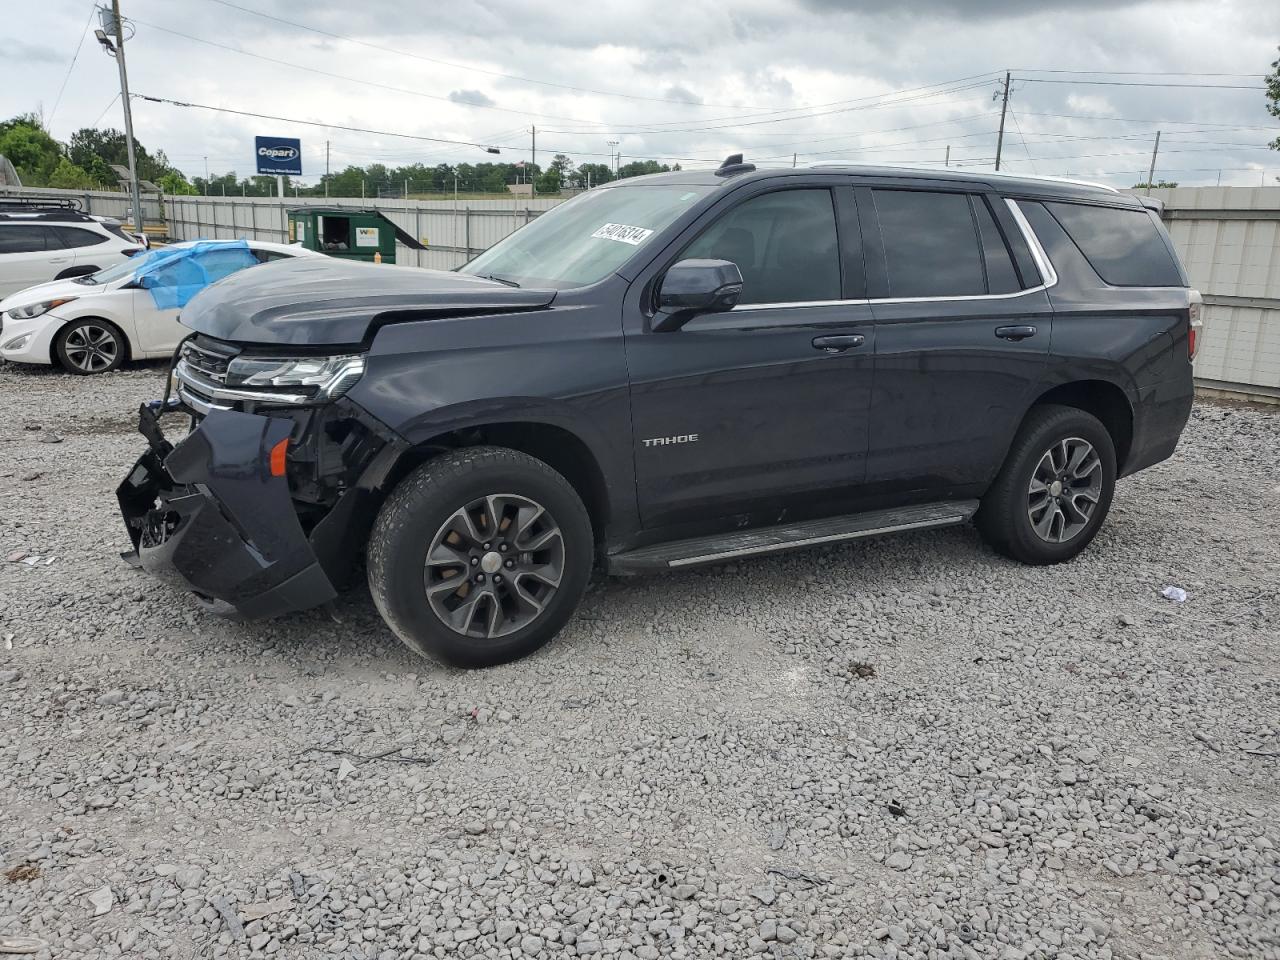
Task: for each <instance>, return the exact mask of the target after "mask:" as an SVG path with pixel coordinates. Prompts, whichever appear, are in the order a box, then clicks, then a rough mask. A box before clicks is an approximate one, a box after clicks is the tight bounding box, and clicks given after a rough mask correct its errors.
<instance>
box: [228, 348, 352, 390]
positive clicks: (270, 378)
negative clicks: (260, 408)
mask: <svg viewBox="0 0 1280 960" xmlns="http://www.w3.org/2000/svg"><path fill="white" fill-rule="evenodd" d="M362 376H364V357H362V356H345V357H291V358H283V357H243V356H242V357H236V358H235V359H233V360H232V361H231V362H230V363H229V364H228V365H227V379H226V380H225V381H224V382H225V383H226V385H227V386H228V387H315V388H317V389H316V394H315V396H316V398H317V399H326V400H331V399H333V398H334V397H340V396H342V395H343V394H344V393H346V392H347V391H348V390H350V389H351V387H352V386H353V385H354V384H355V382H356V381H357V380H359V379H360V378H361V377H362Z"/></svg>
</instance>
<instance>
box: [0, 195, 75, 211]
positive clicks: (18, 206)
mask: <svg viewBox="0 0 1280 960" xmlns="http://www.w3.org/2000/svg"><path fill="white" fill-rule="evenodd" d="M82 206H83V205H82V204H81V203H80V201H79V200H77V199H76V198H75V197H13V196H7V195H3V194H0V210H14V211H16V210H32V209H44V210H79V209H81V207H82Z"/></svg>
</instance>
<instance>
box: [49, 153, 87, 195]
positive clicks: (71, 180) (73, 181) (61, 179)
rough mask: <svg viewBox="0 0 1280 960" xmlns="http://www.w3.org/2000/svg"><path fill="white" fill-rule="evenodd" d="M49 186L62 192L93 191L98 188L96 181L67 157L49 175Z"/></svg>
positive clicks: (60, 160) (59, 161)
mask: <svg viewBox="0 0 1280 960" xmlns="http://www.w3.org/2000/svg"><path fill="white" fill-rule="evenodd" d="M48 186H50V187H57V188H58V189H60V190H92V189H94V188H95V187H97V186H98V183H97V181H96V180H94V179H93V177H91V176H90V175H89V173H88V172H87V171H86V170H85V169H84V168H83V167H78V166H76V165H75V164H74V163H72V162H71V161H70V160H68V159H67V158H66V157H62V158H61V159H59V160H58V165H57V166H56V167H54V168H53V172H52V173H51V174H49V181H48Z"/></svg>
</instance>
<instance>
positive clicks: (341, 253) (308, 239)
mask: <svg viewBox="0 0 1280 960" xmlns="http://www.w3.org/2000/svg"><path fill="white" fill-rule="evenodd" d="M397 240H398V241H400V242H401V243H403V244H404V245H405V246H406V247H409V248H410V249H413V250H425V249H426V247H425V246H423V245H422V244H421V243H419V242H418V240H417V238H416V237H411V236H410V235H409V234H407V233H405V232H404V231H403V230H401V229H400V228H399V227H397V226H396V225H395V224H394V223H392V222H391V221H390V220H389V219H388V218H387V217H386V216H385V215H384V214H382V213H380V212H379V211H377V210H355V209H352V208H351V207H297V208H295V209H293V210H290V211H289V242H290V243H300V244H302V245H303V246H304V247H306V248H307V249H308V250H317V251H319V252H320V253H327V254H328V255H329V256H331V257H340V258H342V259H344V260H367V261H370V262H373V261H379V262H381V263H395V262H396V241H397Z"/></svg>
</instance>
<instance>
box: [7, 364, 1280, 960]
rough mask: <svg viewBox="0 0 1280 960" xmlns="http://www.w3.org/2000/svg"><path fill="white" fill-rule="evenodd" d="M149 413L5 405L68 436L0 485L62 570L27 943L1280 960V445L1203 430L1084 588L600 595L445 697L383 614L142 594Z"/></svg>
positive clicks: (48, 589)
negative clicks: (134, 527)
mask: <svg viewBox="0 0 1280 960" xmlns="http://www.w3.org/2000/svg"><path fill="white" fill-rule="evenodd" d="M162 381H163V368H162V366H161V365H152V366H140V367H136V368H130V369H127V370H126V371H124V372H121V373H116V374H111V375H108V376H104V377H95V378H78V377H76V378H73V377H66V376H62V375H59V374H56V373H52V372H48V371H34V372H28V371H20V370H17V369H15V368H11V367H4V366H0V409H3V410H4V411H5V413H4V416H6V417H8V418H9V419H10V420H11V421H12V422H13V423H15V424H17V423H22V422H33V423H40V422H47V423H57V424H58V425H59V432H60V433H61V434H62V435H63V437H64V440H63V443H62V444H61V445H58V446H44V445H42V444H41V443H39V441H38V439H37V431H29V432H28V431H21V432H19V431H17V430H16V427H15V428H12V429H11V430H10V433H17V436H15V437H13V438H12V442H9V443H6V444H5V445H4V446H5V454H6V457H7V461H6V465H5V466H4V467H3V468H0V499H2V500H3V502H4V503H5V504H6V506H7V508H8V509H6V510H4V511H0V534H2V535H3V536H2V538H0V539H2V541H3V542H0V556H5V555H8V554H10V553H11V552H16V551H28V552H32V553H37V554H39V555H50V556H54V555H56V556H58V557H59V560H58V562H57V563H55V564H53V565H52V566H49V567H40V568H32V567H27V566H26V565H24V564H21V563H0V596H3V597H4V598H5V599H4V604H3V605H0V637H3V638H9V639H10V642H6V643H4V644H0V683H3V684H5V686H4V687H3V690H4V691H5V692H4V694H3V695H0V729H3V730H4V731H5V733H4V736H3V737H0V810H3V811H4V816H3V817H0V873H2V874H6V875H7V876H8V877H9V878H10V879H6V880H0V931H3V932H4V933H5V934H9V933H10V932H11V931H14V930H17V931H18V932H21V933H23V934H29V935H31V936H36V937H39V938H40V939H42V940H45V941H47V942H48V943H49V944H50V945H51V946H50V949H49V953H48V956H56V957H58V958H59V960H63V958H66V960H98V958H104V957H108V958H109V957H128V958H129V960H135V958H148V960H149V958H155V960H161V958H168V957H174V956H178V957H191V956H198V957H206V958H208V957H216V958H226V960H247V958H248V957H249V956H250V955H251V954H252V955H253V956H279V957H287V958H291V960H292V958H304V957H306V958H309V957H335V958H342V960H383V958H385V960H427V958H431V960H434V958H437V957H458V958H459V960H471V958H480V957H484V958H486V960H488V958H495V960H514V958H517V957H529V956H535V957H545V958H551V957H561V956H570V955H572V954H573V953H575V952H576V954H577V955H579V956H607V957H610V958H618V960H621V958H623V957H629V958H633V960H649V958H653V957H666V956H670V957H673V958H678V960H702V958H704V957H726V958H729V957H740V956H748V955H760V956H766V957H776V958H777V960H811V958H825V957H839V958H844V957H851V958H865V957H877V958H895V960H934V958H947V960H952V958H956V960H960V958H963V960H999V958H1001V957H1008V958H1014V957H1024V958H1035V960H1041V958H1048V957H1063V958H1068V957H1070V958H1074V960H1085V958H1089V960H1095V958H1103V957H1112V958H1119V957H1133V958H1137V960H1142V958H1144V957H1146V958H1152V960H1154V958H1162V960H1196V958H1206V957H1215V958H1216V957H1228V958H1234V957H1240V958H1247V960H1254V958H1258V960H1280V953H1278V952H1277V943H1280V930H1278V929H1277V921H1276V918H1277V917H1280V867H1278V866H1277V856H1276V851H1277V850H1278V849H1280V826H1278V825H1280V797H1278V794H1280V791H1277V790H1276V789H1275V761H1274V759H1273V758H1272V757H1271V756H1269V755H1270V754H1274V753H1276V752H1280V702H1278V699H1280V698H1277V697H1276V695H1275V693H1276V689H1275V679H1274V678H1275V669H1276V664H1277V660H1278V659H1280V651H1278V650H1277V644H1278V643H1280V639H1278V638H1277V634H1276V631H1275V628H1274V624H1275V622H1276V619H1277V616H1280V607H1277V600H1276V591H1275V590H1274V589H1273V586H1272V585H1273V584H1274V583H1275V577H1276V570H1277V569H1280V546H1278V544H1280V517H1277V513H1276V511H1275V509H1274V500H1275V495H1276V494H1277V493H1280V415H1277V414H1276V413H1268V412H1266V411H1262V410H1255V409H1249V408H1243V407H1228V406H1216V405H1200V406H1198V407H1197V409H1196V411H1195V413H1194V415H1193V418H1192V421H1191V424H1190V425H1189V427H1188V431H1187V434H1186V437H1185V438H1184V440H1183V442H1182V444H1181V446H1180V447H1179V449H1178V452H1177V453H1176V454H1175V456H1174V457H1173V459H1172V460H1170V461H1169V462H1168V463H1165V464H1162V465H1160V466H1158V467H1156V468H1154V469H1152V470H1150V471H1145V472H1143V473H1140V474H1138V475H1136V476H1133V477H1130V478H1126V479H1124V480H1122V481H1121V483H1120V485H1119V487H1118V491H1117V496H1116V499H1115V503H1114V505H1113V507H1112V512H1111V516H1110V519H1109V521H1108V524H1107V526H1106V527H1104V529H1103V531H1102V532H1101V534H1100V535H1099V537H1098V538H1097V540H1096V541H1095V543H1094V544H1092V545H1091V546H1090V548H1089V549H1088V550H1087V551H1086V552H1085V553H1084V554H1082V555H1081V556H1080V557H1079V558H1077V559H1076V560H1075V561H1073V562H1072V563H1070V564H1065V565H1062V566H1060V567H1054V568H1030V567H1022V566H1019V565H1017V564H1013V563H1009V562H1007V561H1004V560H1001V559H998V558H996V557H995V556H994V555H992V554H991V553H990V552H989V551H987V550H986V549H984V548H983V547H982V546H981V545H980V544H979V542H978V541H977V538H976V537H975V535H974V534H973V532H972V531H971V530H970V529H968V528H963V527H962V528H955V529H951V530H946V531H939V532H933V533H916V534H912V535H908V536H903V537H898V538H896V539H884V540H878V541H865V542H862V543H856V544H852V545H847V546H840V547H835V548H827V549H819V550H815V551H809V552H806V553H797V554H793V555H780V556H775V557H772V558H766V559H757V560H748V561H742V562H740V563H736V564H734V565H732V568H731V569H730V568H725V569H723V570H719V571H695V572H689V573H683V574H680V575H678V576H672V577H669V578H665V579H656V578H655V579H652V580H636V581H609V580H605V581H603V582H601V583H599V584H596V585H594V586H593V587H592V588H591V589H590V590H589V591H588V593H587V595H586V597H585V599H584V601H583V606H582V609H581V611H580V613H579V615H578V616H577V617H575V618H574V619H573V620H572V621H571V622H570V623H569V625H568V627H567V628H566V630H565V632H564V634H563V636H561V637H560V638H559V639H558V640H557V641H556V642H555V643H553V644H552V645H550V646H548V647H547V649H546V650H545V651H543V652H541V653H539V654H538V655H536V656H534V657H531V658H529V659H527V660H525V661H523V662H520V663H515V664H510V665H507V666H503V667H499V668H496V669H493V670H488V671H479V672H459V671H453V670H446V669H443V668H438V667H436V666H434V665H432V664H429V663H426V662H425V661H421V660H417V659H414V658H413V657H412V656H411V655H410V654H408V653H407V651H405V650H404V649H403V648H402V646H401V645H400V644H399V643H398V642H397V641H396V640H395V639H394V638H393V637H391V636H390V634H389V633H388V631H387V630H386V628H385V627H384V626H383V624H382V621H381V620H380V618H379V617H378V616H377V613H376V611H375V610H374V609H373V607H372V604H371V602H370V601H369V598H368V594H367V591H365V590H364V589H363V588H362V587H360V586H357V587H356V588H355V589H354V590H353V591H352V592H350V593H348V594H345V595H343V596H342V597H341V598H340V599H339V600H338V602H337V605H336V609H335V612H336V615H337V620H336V621H335V620H334V619H331V618H329V617H328V616H326V615H325V614H323V613H320V612H316V613H310V614H302V615H299V616H296V617H287V618H281V619H279V620H272V621H265V622H254V623H241V624H236V623H229V622H227V621H224V620H219V619H216V618H211V617H209V616H208V615H206V614H205V613H203V612H202V611H201V610H200V609H199V607H198V606H197V605H196V604H195V603H194V602H193V601H192V600H191V599H190V598H189V597H187V596H185V595H184V594H183V593H182V592H181V591H180V590H177V589H175V588H174V587H173V586H171V585H168V584H165V583H163V582H161V581H158V580H155V579H153V578H151V577H148V576H145V575H143V574H139V573H137V572H134V571H132V570H130V569H128V568H126V567H123V566H122V565H121V564H120V563H119V560H118V556H117V554H118V552H119V550H121V549H123V548H124V547H125V545H126V542H125V536H124V532H123V529H122V528H121V527H120V525H119V520H118V516H117V514H116V511H115V507H114V494H113V491H114V489H115V486H116V484H117V483H118V482H119V478H120V476H121V475H122V474H123V473H124V471H125V470H126V469H127V468H128V467H129V466H130V465H131V464H132V462H133V461H134V460H135V459H136V457H137V455H138V453H139V450H140V447H141V441H140V438H139V437H138V436H137V435H136V434H135V433H134V420H135V416H136V415H135V411H136V408H137V404H138V402H139V401H140V400H143V399H147V398H149V397H152V396H155V395H156V394H157V393H158V391H159V389H160V388H161V386H162ZM169 429H171V430H173V431H178V430H180V425H178V424H176V423H175V424H174V425H173V426H172V427H170V428H169ZM68 464H73V465H74V466H68ZM31 473H40V474H42V475H43V476H44V477H57V479H58V482H57V485H56V489H55V486H54V485H53V484H50V483H48V482H46V481H38V482H23V481H21V479H20V477H21V476H24V475H28V474H31ZM1170 583H1173V584H1178V585H1180V586H1183V587H1185V588H1186V589H1187V590H1188V591H1189V593H1190V599H1189V600H1188V601H1187V603H1185V604H1182V605H1173V604H1169V603H1167V602H1166V601H1163V600H1162V598H1160V597H1159V591H1160V589H1161V588H1163V587H1164V586H1165V585H1168V584H1170ZM852 664H868V665H872V664H873V665H874V675H873V676H862V675H859V674H856V673H855V672H853V671H852V670H851V668H850V667H851V665H852ZM1210 744H1211V745H1212V746H1210ZM333 751H342V752H341V753H339V752H333ZM347 757H352V758H358V757H369V758H375V757H376V758H377V759H370V760H359V759H354V760H349V761H348V764H349V765H350V766H351V768H352V769H351V770H349V771H348V772H347V775H346V776H344V777H342V778H339V777H338V771H339V770H340V769H342V761H343V760H344V759H346V758H347ZM357 768H358V769H357ZM773 870H776V871H778V872H777V873H771V872H770V871H773ZM104 887H105V888H106V889H107V890H108V892H109V893H110V894H111V897H112V903H111V907H110V910H109V912H108V914H105V915H103V916H102V917H101V918H100V919H99V920H97V921H93V922H86V921H88V920H89V915H90V914H92V912H93V910H94V906H93V905H92V904H91V903H90V901H89V900H88V895H89V893H91V892H93V891H96V890H100V889H102V888H104ZM237 905H250V906H245V907H244V908H243V910H244V919H243V920H242V919H241V918H240V916H239V914H238V913H237ZM42 960H44V958H43V957H42Z"/></svg>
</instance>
